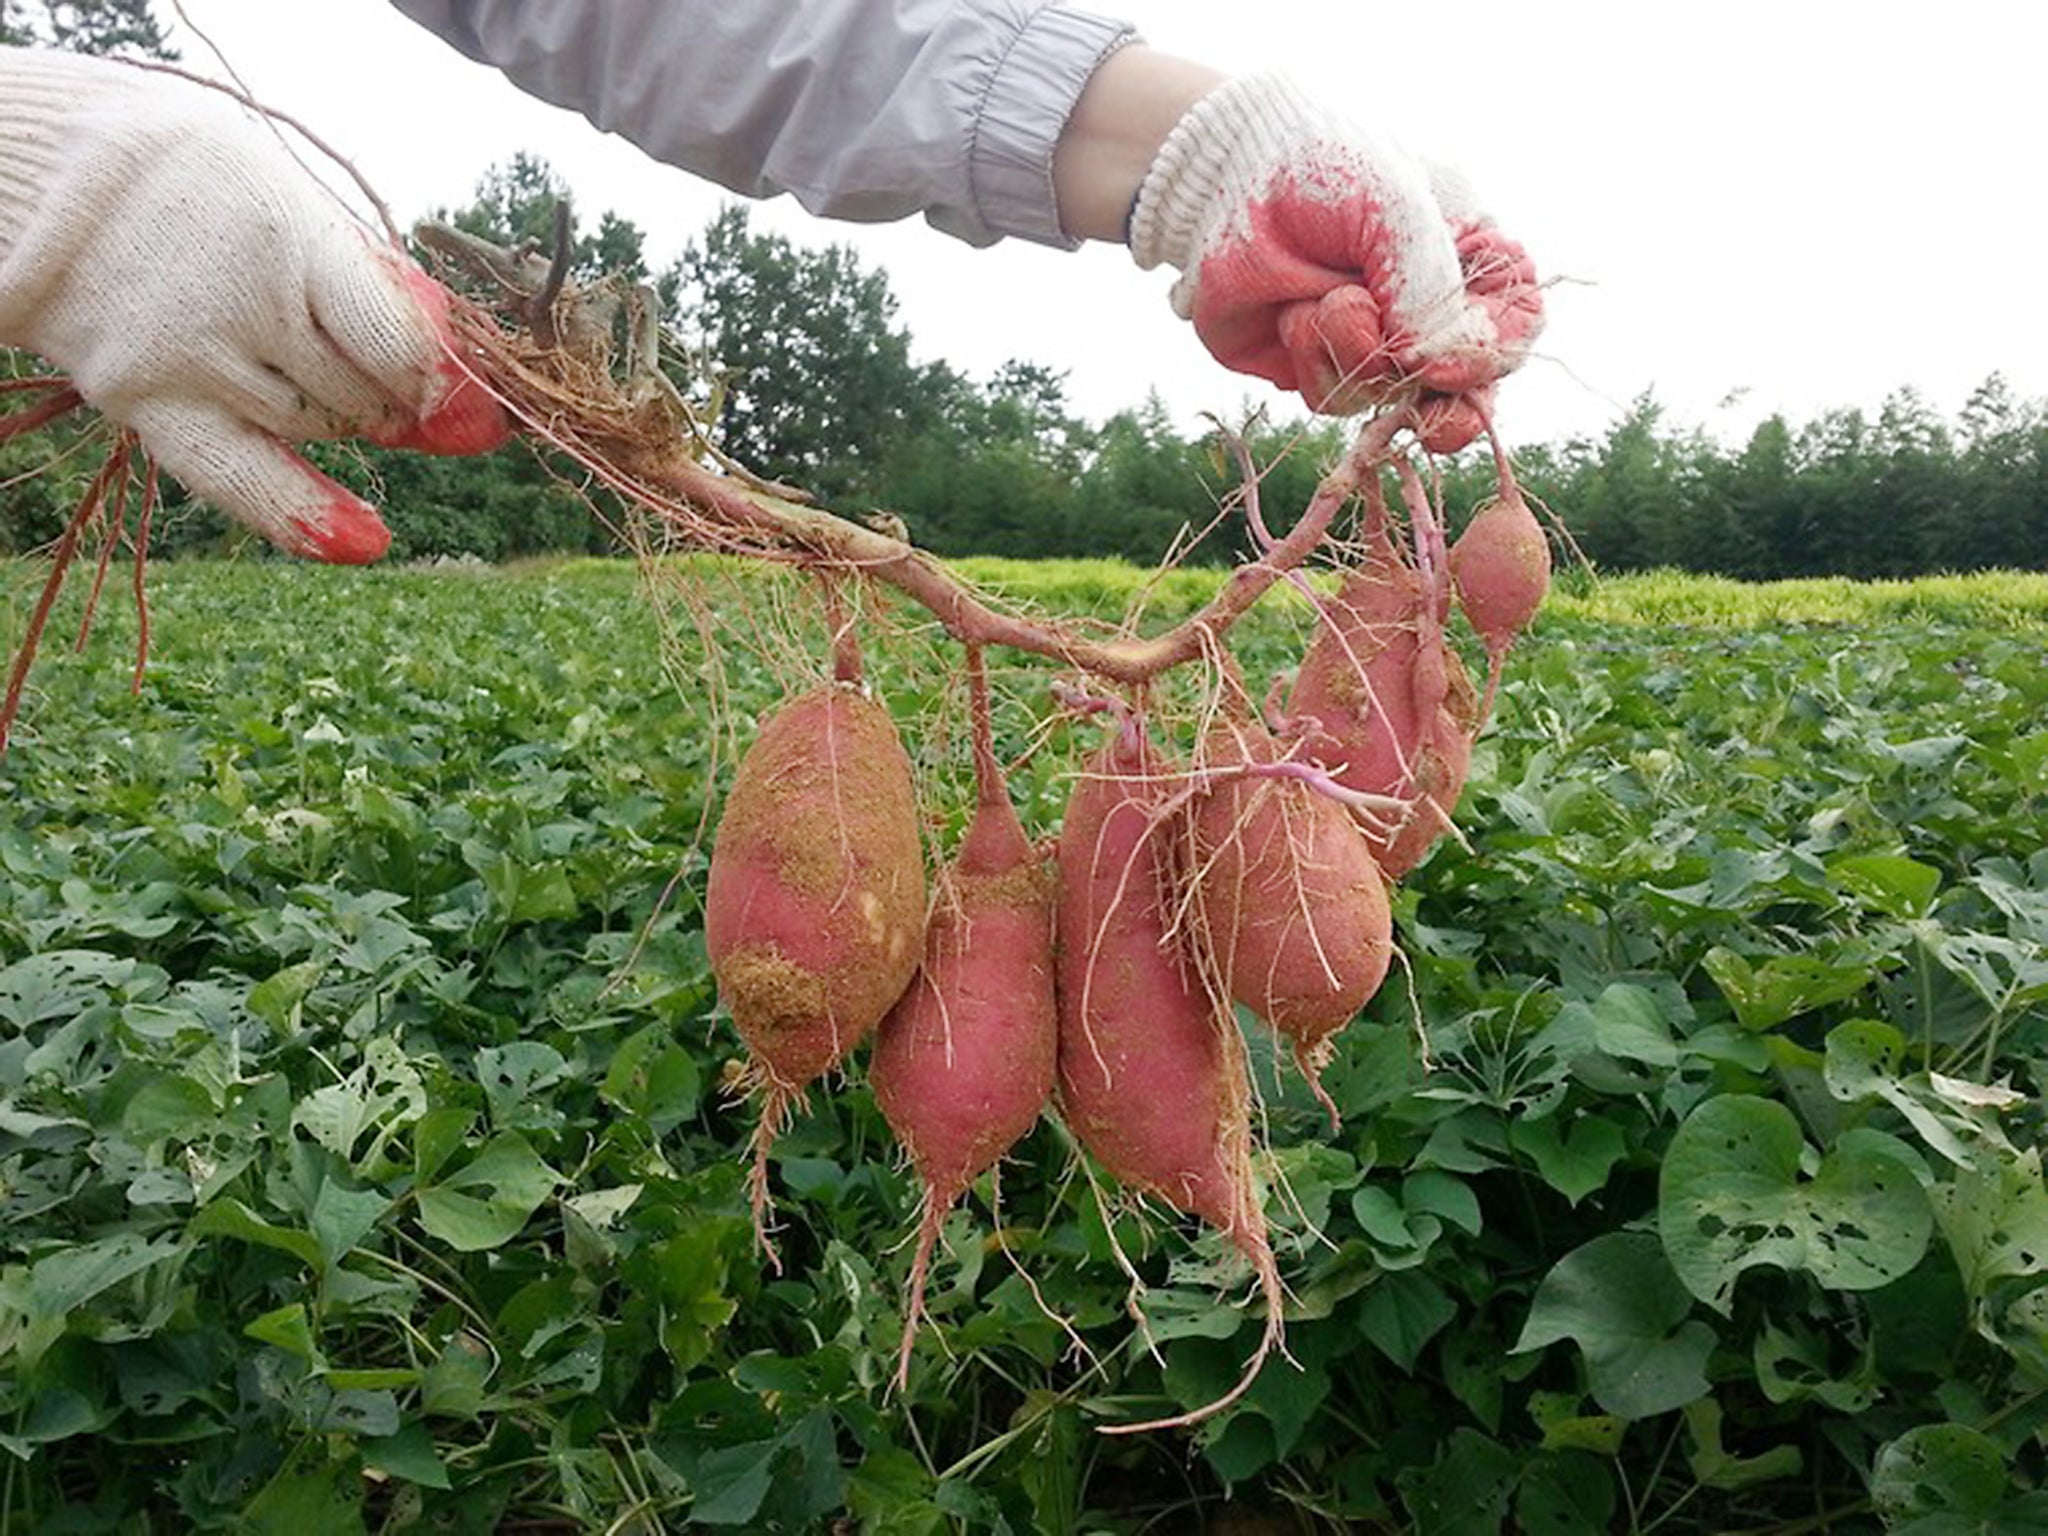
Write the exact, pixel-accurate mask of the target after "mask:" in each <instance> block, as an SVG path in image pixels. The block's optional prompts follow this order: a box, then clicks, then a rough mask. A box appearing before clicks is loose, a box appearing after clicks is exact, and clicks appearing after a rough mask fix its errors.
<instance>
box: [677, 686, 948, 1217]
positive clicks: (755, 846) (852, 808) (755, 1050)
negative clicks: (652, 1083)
mask: <svg viewBox="0 0 2048 1536" xmlns="http://www.w3.org/2000/svg"><path fill="white" fill-rule="evenodd" d="M924 919H925V881H924V862H923V850H922V848H921V846H920V844H919V839H918V819H917V802H916V796H915V793H914V791H913V788H912V784H911V772H910V760H909V758H908V757H907V756H906V755H905V754H904V751H903V744H902V742H901V740H900V739H899V738H898V736H897V734H896V727H895V724H894V723H893V722H892V721H891V720H890V718H889V714H888V711H887V710H885V709H883V708H882V706H881V705H880V704H877V703H876V702H874V700H872V699H870V698H868V697H866V696H865V695H864V694H863V693H862V692H861V691H860V690H859V689H858V688H856V687H853V686H850V685H847V684H842V683H832V684H828V685H826V686H825V687H822V688H818V689H815V690H813V691H812V692H810V693H806V694H803V695H802V696H800V697H798V698H796V699H794V700H792V701H791V702H789V703H788V704H786V705H784V706H783V707H782V708H781V709H780V710H778V711H777V712H776V713H775V714H774V715H772V716H770V717H769V719H768V720H767V721H766V722H765V723H764V724H763V725H762V727H761V733H760V735H759V737H758V738H756V740H755V742H754V744H753V746H752V747H751V748H750V749H749V750H748V752H747V754H746V756H745V757H744V758H743V759H742V760H741V762H740V766H739V771H738V773H737V774H736V775H735V776H734V780H733V786H732V791H731V793H730V794H729V795H728V796H727V797H726V803H725V812H724V815H723V818H722V819H721V821H720V824H719V827H718V836H717V841H716V844H715V846H714V848H713V852H712V856H711V874H710V884H709V888H708V890H707V892H706V895H705V905H704V939H705V946H706V948H707V949H708V951H709V952H710V956H711V967H712V970H713V972H714V973H715V974H716V976H717V978H718V990H719V995H720V996H721V997H722V998H723V999H724V1002H725V1005H726V1007H727V1008H728V1009H730V1010H731V1012H732V1017H733V1022H734V1024H735V1025H736V1026H737V1028H738V1029H739V1032H740V1036H741V1038H742V1039H744V1040H745V1041H746V1043H747V1049H748V1052H749V1054H750V1056H751V1058H752V1070H753V1074H754V1077H755V1079H756V1081H757V1083H758V1085H759V1087H760V1088H761V1090H762V1103H761V1120H760V1124H759V1126H758V1127H757V1129H756V1131H755V1136H754V1172H753V1180H754V1184H753V1188H754V1208H755V1219H756V1224H757V1227H758V1229H759V1231H760V1233H761V1237H762V1242H763V1245H764V1246H766V1244H767V1236H766V1232H767V1209H768V1200H767V1176H768V1169H767V1159H768V1150H769V1147H770V1145H771V1144H772V1143H773V1141H774V1139H775V1137H776V1136H777V1135H778V1134H779V1133H780V1131H781V1129H782V1127H783V1125H784V1124H785V1123H786V1121H787V1120H788V1118H789V1116H790V1114H791V1113H792V1112H793V1110H794V1108H795V1106H796V1104H797V1103H798V1102H800V1101H801V1099H802V1096H803V1092H804V1089H805V1087H806V1086H807V1085H808V1084H809V1083H811V1082H812V1081H814V1080H815V1079H816V1078H818V1077H820V1076H822V1075H823V1074H824V1073H826V1072H828V1071H830V1070H831V1069H832V1068H834V1067H835V1066H837V1065H838V1064H839V1063H840V1062H841V1061H842V1060H844V1059H845V1057H846V1054H847V1052H849V1051H851V1050H852V1049H853V1048H854V1047H855V1046H856V1045H858V1044H859V1043H860V1042H861V1041H862V1040H863V1039H865V1038H866V1037H867V1035H868V1033H869V1032H870V1031H871V1030H873V1028H874V1027H875V1025H876V1024H877V1023H878V1022H879V1021H880V1020H881V1017H882V1015H883V1014H885V1013H886V1012H888V1010H889V1008H890V1006H891V1005H892V1004H893V1003H894V1002H895V1001H896V999H897V998H898V997H900V996H901V995H902V993H903V989H904V987H905V986H906V985H908V984H909V981H910V978H911V975H912V973H913V972H915V970H916V969H917V962H918V956H919V954H920V952H921V950H922V940H923V933H924ZM770 1252H771V1256H772V1249H771V1250H770Z"/></svg>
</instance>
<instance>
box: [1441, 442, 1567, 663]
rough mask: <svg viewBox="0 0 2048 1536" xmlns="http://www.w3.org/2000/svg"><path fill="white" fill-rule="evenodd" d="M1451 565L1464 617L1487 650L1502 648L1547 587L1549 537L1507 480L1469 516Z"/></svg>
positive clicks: (1525, 623) (1453, 548)
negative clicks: (1498, 491)
mask: <svg viewBox="0 0 2048 1536" xmlns="http://www.w3.org/2000/svg"><path fill="white" fill-rule="evenodd" d="M1450 566H1451V581H1452V584H1453V585H1454V586H1455V587H1456V589H1457V593H1458V606H1459V607H1460V608H1462V609H1463V610H1464V612H1465V618H1466V619H1467V621H1468V622H1470V624H1471V625H1472V628H1473V630H1474V631H1475V632H1476V633H1477V634H1478V636H1479V638H1480V639H1481V640H1482V641H1484V642H1485V643H1486V649H1487V651H1488V653H1489V654H1491V653H1493V652H1495V651H1505V650H1506V649H1507V648H1508V647H1509V646H1510V645H1512V644H1514V641H1515V637H1516V636H1517V635H1519V634H1520V633H1521V632H1522V631H1523V630H1524V629H1526V628H1527V627H1528V625H1529V621H1530V620H1531V619H1533V618H1535V617H1536V610H1537V609H1538V608H1540V607H1542V606H1543V598H1544V594H1545V593H1547V592H1548V591H1549V590H1550V540H1549V539H1547V538H1545V537H1544V534H1543V525H1542V524H1541V523H1539V522H1537V521H1536V514H1535V513H1533V512H1531V511H1530V510H1529V504H1528V503H1527V502H1526V501H1524V500H1523V499H1522V497H1521V494H1520V493H1519V492H1518V491H1517V490H1516V489H1515V487H1514V485H1513V483H1512V482H1509V483H1507V484H1506V485H1504V486H1503V488H1502V492H1501V494H1500V495H1499V496H1498V497H1496V498H1495V499H1494V500H1492V501H1490V502H1488V503H1487V504H1486V505H1485V506H1483V507H1481V508H1480V509H1479V511H1478V512H1476V513H1474V514H1473V517H1472V521H1471V522H1469V523H1467V524H1466V525H1465V531H1464V532H1463V533H1462V534H1460V535H1459V536H1458V542H1457V543H1455V544H1453V545H1452V546H1451V558H1450Z"/></svg>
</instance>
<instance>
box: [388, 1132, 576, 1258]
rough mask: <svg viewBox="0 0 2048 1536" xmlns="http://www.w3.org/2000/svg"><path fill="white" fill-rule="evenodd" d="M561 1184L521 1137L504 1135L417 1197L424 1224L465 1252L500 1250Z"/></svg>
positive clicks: (447, 1242) (512, 1134)
mask: <svg viewBox="0 0 2048 1536" xmlns="http://www.w3.org/2000/svg"><path fill="white" fill-rule="evenodd" d="M560 1182H561V1176H560V1175H559V1174H557V1173H556V1172H555V1171H554V1170H553V1169H552V1168H550V1167H548V1165H547V1164H546V1163H544V1162H542V1161H541V1159H540V1156H539V1154H538V1153H536V1152H535V1151H534V1150H533V1148H532V1147H530V1146H528V1145H527V1143H526V1139H525V1138H524V1137H523V1136H521V1135H519V1133H518V1132H516V1131H506V1132H502V1133H500V1134H499V1135H497V1136H493V1137H492V1138H491V1139H490V1140H489V1141H488V1142H486V1143H485V1144H484V1149H483V1150H482V1151H481V1152H479V1153H478V1154H477V1155H476V1157H475V1158H473V1159H472V1160H471V1161H470V1162H469V1163H467V1164H466V1165H464V1166H463V1167H462V1168H460V1169H459V1170H457V1171H456V1172H455V1173H454V1174H452V1175H450V1176H449V1177H448V1178H446V1179H443V1180H442V1181H441V1182H440V1183H439V1184H436V1185H433V1186H432V1187H430V1188H427V1189H423V1190H421V1191H420V1192H419V1207H420V1225H421V1226H423V1227H425V1228H426V1229H427V1231H428V1232H430V1233H432V1234H433V1235H434V1236H435V1237H437V1238H439V1239H440V1240H441V1241H442V1242H444V1243H446V1244H447V1245H448V1246H449V1247H451V1248H454V1249H456V1250H457V1251H458V1252H461V1253H481V1252H483V1251H485V1250H487V1249H491V1248H499V1247H502V1246H504V1245H505V1244H506V1243H509V1242H510V1241H511V1240H512V1239H513V1238H515V1237H517V1236H518V1235H519V1233H520V1231H521V1230H522V1229H523V1228H524V1227H525V1226H526V1222H527V1218H529V1217H530V1216H532V1215H533V1213H534V1212H535V1211H536V1210H538V1209H539V1208H540V1204H541V1202H542V1201H543V1200H545V1199H547V1197H548V1195H549V1194H550V1193H551V1192H552V1191H553V1190H554V1187H555V1185H556V1184H558V1183H560ZM471 1190H482V1191H485V1193H484V1194H482V1195H473V1194H471V1193H469V1191H471Z"/></svg>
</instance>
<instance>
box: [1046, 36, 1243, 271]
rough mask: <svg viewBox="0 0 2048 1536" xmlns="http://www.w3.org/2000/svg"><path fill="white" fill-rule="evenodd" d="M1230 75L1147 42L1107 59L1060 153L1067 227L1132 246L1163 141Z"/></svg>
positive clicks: (1058, 186)
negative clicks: (1142, 195) (1140, 199)
mask: <svg viewBox="0 0 2048 1536" xmlns="http://www.w3.org/2000/svg"><path fill="white" fill-rule="evenodd" d="M1224 79H1225V76H1224V75H1222V74H1221V73H1219V72H1218V71H1216V70H1213V69H1210V68H1208V67H1207V66H1205V65H1201V64H1196V63H1192V62H1190V61H1189V60H1186V59H1180V58H1175V57H1174V56H1173V55H1171V54H1165V53H1160V52H1158V51H1156V50H1154V49H1151V48H1146V47H1142V46H1132V47H1128V48H1120V49H1118V50H1117V51H1116V52H1115V53H1113V54H1111V55H1110V56H1109V57H1108V58H1106V59H1104V60H1103V61H1102V64H1101V65H1100V66H1099V67H1098V68H1097V69H1096V71H1095V73H1094V74H1093V75H1092V76H1091V77H1090V78H1089V81H1088V85H1087V88H1086V89H1085V90H1083V91H1082V93H1081V97H1080V99H1079V100H1078V101H1077V102H1076V103H1075V105H1074V111H1073V114H1072V115H1071V116H1070V117H1069V118H1068V119H1067V125H1066V127H1065V129H1064V130H1063V131H1062V132H1061V134H1060V140H1059V144H1058V146H1057V147H1056V148H1055V150H1054V152H1053V190H1054V196H1055V197H1056V199H1057V200H1058V204H1059V212H1060V226H1061V228H1063V229H1064V230H1065V231H1066V232H1067V233H1068V234H1069V235H1071V236H1073V237H1075V238H1076V239H1081V240H1106V241H1111V242H1114V243H1117V244H1123V243H1126V240H1127V236H1128V232H1129V223H1130V217H1131V211H1132V208H1133V205H1134V204H1135V202H1136V200H1137V195H1138V188H1139V187H1140V186H1141V185H1142V184H1143V182H1144V180H1145V177H1146V175H1147V174H1148V173H1149V172H1150V171H1151V169H1152V163H1153V161H1154V160H1155V159H1157V157H1158V154H1159V148H1160V146H1161V145H1162V144H1164V143H1165V142H1166V138H1167V135H1168V134H1170V133H1171V132H1172V131H1173V128H1174V125H1175V124H1177V123H1178V122H1179V121H1180V120H1181V118H1182V117H1183V116H1184V115H1185V114H1186V112H1187V110H1188V108H1190V107H1192V106H1193V105H1194V104H1195V103H1196V102H1198V101H1200V100H1201V99H1202V98H1203V97H1204V96H1206V95H1208V94H1209V92H1211V91H1212V90H1214V89H1215V88H1216V87H1217V86H1219V85H1221V84H1222V83H1223V82H1224Z"/></svg>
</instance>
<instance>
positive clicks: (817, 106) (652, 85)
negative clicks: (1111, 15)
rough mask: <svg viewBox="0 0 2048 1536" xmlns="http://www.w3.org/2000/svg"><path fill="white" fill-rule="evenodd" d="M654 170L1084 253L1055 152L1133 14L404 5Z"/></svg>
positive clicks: (840, 3) (699, 1)
mask: <svg viewBox="0 0 2048 1536" xmlns="http://www.w3.org/2000/svg"><path fill="white" fill-rule="evenodd" d="M393 3H394V4H395V5H396V6H397V7H398V9H399V10H401V11H403V12H404V13H405V14H406V15H408V16H410V17H412V18H413V19H414V20H415V21H417V22H419V23H420V24H421V25H423V26H426V27H428V28H431V29H432V30H433V31H434V32H436V33H438V34H439V35H440V36H441V37H443V38H445V39H447V41H449V42H450V43H452V44H454V45H455V47H457V48H459V49H461V50H462V52H464V53H466V54H468V55H469V56H470V57H471V58H473V59H477V60H480V61H482V62H483V63H486V64H490V65H493V66H495V67H496V68H498V69H500V70H502V71H503V72H504V73H505V74H506V75H507V76H508V77H509V78H510V79H511V80H512V81H513V82H514V83H515V84H517V85H518V86H519V87H520V88H521V89H522V90H525V91H527V92H529V93H531V94H532V95H535V96H538V97H540V98H541V99H542V100H544V101H549V102H553V103H555V104H556V105H558V106H563V107H569V108H572V109H574V110H575V111H577V112H580V113H582V114H583V115H584V116H585V117H587V118H589V119H590V121H591V122H592V123H594V124H596V125H597V126H598V127H599V128H602V129H604V130H605V131H606V132H609V133H616V134H619V135H621V136H622V137H624V138H626V139H629V140H631V141H632V142H633V143H635V144H637V145H638V146H639V147H640V148H642V149H643V150H645V151H646V152H647V153H648V154H650V155H652V156H654V157H655V158H656V159H658V160H662V161H666V162H668V163H669V164H672V165H676V166H680V167H682V168H683V169H684V170H687V171H690V172H692V173H694V174H696V175H699V176H703V177H705V178H707V179H709V180H711V181H714V182H717V183H718V184H719V185H721V186H724V187H729V188H730V189H732V190H733V191H735V192H738V193H741V194H743V195H745V196H748V197H771V196H773V195H775V194H776V193H780V192H788V193H791V194H792V195H794V196H795V198H796V199H797V201H798V202H800V203H802V204H803V206H804V207H805V208H807V209H809V210H810V211H811V212H813V213H816V214H819V215H821V216H823V217H826V218H835V219H854V220H884V219H899V218H904V217H907V216H909V215H911V214H915V213H922V214H923V215H924V216H925V217H926V218H927V219H928V220H930V221H931V223H932V224H933V225H935V226H936V227H937V228H939V229H942V230H944V231H945V232H946V233H948V234H951V235H956V236H958V237H959V238H960V239H962V240H966V241H969V242H970V243H972V244H975V245H987V244H991V243H993V242H994V241H996V240H998V239H1000V238H1001V237H1003V236H1004V235H1019V236H1022V237H1024V238H1025V239H1028V240H1036V241H1040V242H1042V243H1044V244H1047V245H1059V246H1071V245H1073V244H1075V243H1076V242H1074V241H1072V240H1070V239H1068V238H1067V237H1066V236H1065V235H1064V234H1063V233H1062V232H1061V230H1060V224H1059V214H1058V211H1057V209H1056V208H1055V206H1054V201H1053V187H1052V152H1053V145H1054V143H1055V142H1056V141H1057V139H1058V137H1059V133H1060V130H1061V128H1062V127H1063V126H1064V125H1065V123H1066V120H1067V117H1068V114H1069V113H1070V112H1071V111H1072V110H1073V106H1074V102H1075V100H1076V99H1077V98H1078V97H1079V96H1080V94H1081V89H1082V87H1083V86H1084V85H1086V84H1087V82H1088V77H1089V76H1090V75H1091V74H1092V73H1093V72H1094V70H1095V67H1096V65H1098V64H1100V63H1101V62H1102V60H1103V59H1104V58H1106V57H1107V56H1108V55H1109V54H1111V53H1112V52H1114V51H1115V50H1116V49H1118V48H1120V47H1122V46H1123V45H1124V44H1125V43H1128V42H1131V41H1133V40H1134V34H1133V33H1132V31H1131V29H1130V28H1129V27H1128V26H1127V25H1125V24H1124V23H1122V22H1117V21H1112V20H1109V19H1107V18H1104V17H1099V16H1094V15H1090V14H1087V13H1085V12H1082V11H1075V10H1069V9H1067V8H1065V7H1064V6H1061V5H1057V4H1048V3H1047V0H393Z"/></svg>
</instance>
